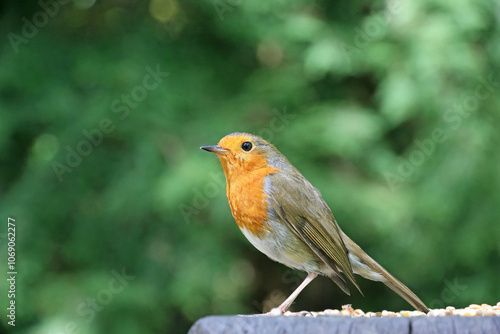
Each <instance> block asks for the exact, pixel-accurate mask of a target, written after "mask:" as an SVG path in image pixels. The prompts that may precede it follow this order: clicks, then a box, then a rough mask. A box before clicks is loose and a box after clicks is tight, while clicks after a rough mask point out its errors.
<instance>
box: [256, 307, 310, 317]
mask: <svg viewBox="0 0 500 334" xmlns="http://www.w3.org/2000/svg"><path fill="white" fill-rule="evenodd" d="M264 315H267V316H270V317H277V316H281V315H284V316H287V317H314V315H313V314H312V313H311V312H309V311H300V312H290V311H283V309H282V308H280V307H275V308H273V309H272V310H271V311H269V312H267V313H264Z"/></svg>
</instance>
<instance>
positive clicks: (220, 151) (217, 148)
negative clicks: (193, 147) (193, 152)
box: [200, 145, 229, 154]
mask: <svg viewBox="0 0 500 334" xmlns="http://www.w3.org/2000/svg"><path fill="white" fill-rule="evenodd" d="M200 148H201V149H202V150H205V151H208V152H212V153H215V154H223V153H226V152H228V151H229V150H226V149H225V148H222V146H220V145H210V146H202V147H200Z"/></svg>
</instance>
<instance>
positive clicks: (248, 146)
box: [241, 141, 253, 152]
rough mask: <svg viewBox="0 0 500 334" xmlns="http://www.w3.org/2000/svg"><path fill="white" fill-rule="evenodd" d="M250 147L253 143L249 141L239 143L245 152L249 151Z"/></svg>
mask: <svg viewBox="0 0 500 334" xmlns="http://www.w3.org/2000/svg"><path fill="white" fill-rule="evenodd" d="M252 147H253V145H252V143H251V142H249V141H246V142H244V143H243V144H241V148H242V149H243V151H246V152H248V151H250V150H251V149H252Z"/></svg>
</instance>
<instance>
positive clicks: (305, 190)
mask: <svg viewBox="0 0 500 334" xmlns="http://www.w3.org/2000/svg"><path fill="white" fill-rule="evenodd" d="M269 177H270V178H271V183H272V192H273V193H272V196H269V197H268V201H269V204H270V205H271V207H272V208H273V209H274V211H275V212H276V214H277V216H278V217H279V218H280V219H281V220H283V222H285V223H286V224H287V226H288V227H289V228H290V229H291V230H292V231H293V232H294V233H295V234H296V235H297V236H298V237H299V238H300V239H301V240H302V241H304V242H305V243H306V244H307V245H308V246H309V247H310V248H311V249H312V250H313V251H314V253H315V254H316V255H317V256H318V257H319V258H320V259H321V260H322V261H323V262H325V264H326V265H328V266H329V267H330V268H331V269H332V270H333V271H334V272H335V273H336V275H334V277H331V278H332V279H333V281H334V282H335V283H337V285H339V287H341V288H342V289H343V290H344V291H345V292H346V293H349V290H348V288H347V286H346V284H345V281H344V280H343V279H342V278H341V277H340V276H339V275H338V274H339V271H340V272H342V273H343V274H344V275H345V276H346V277H347V278H348V279H349V280H350V281H351V282H352V283H353V284H354V285H355V286H356V288H357V289H358V290H359V291H360V292H361V290H360V288H359V286H358V284H357V283H356V279H355V278H354V273H353V271H352V267H351V262H350V261H349V257H348V253H347V249H346V247H345V244H344V241H343V240H342V235H341V231H340V228H339V226H338V224H337V222H336V221H335V218H334V216H333V214H332V212H331V210H330V208H329V207H328V205H327V204H326V203H325V201H324V200H323V198H321V195H320V193H319V191H318V190H317V189H316V188H314V187H313V186H312V185H311V184H310V183H309V181H307V180H306V179H305V178H304V176H302V174H300V172H298V171H296V173H287V174H286V175H285V173H280V172H278V173H274V174H272V175H269ZM346 290H347V291H346Z"/></svg>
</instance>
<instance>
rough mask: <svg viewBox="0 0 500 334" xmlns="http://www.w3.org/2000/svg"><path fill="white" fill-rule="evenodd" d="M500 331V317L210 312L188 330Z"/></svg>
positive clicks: (279, 333) (321, 333)
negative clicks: (336, 315)
mask: <svg viewBox="0 0 500 334" xmlns="http://www.w3.org/2000/svg"><path fill="white" fill-rule="evenodd" d="M213 333H217V334H226V333H227V334H253V333H259V334H266V333H270V334H271V333H272V334H289V333H301V334H302V333H304V334H306V333H311V334H326V333H330V334H336V333H342V334H345V333H353V334H354V333H356V334H357V333H360V334H388V333H398V334H476V333H477V334H479V333H481V334H500V317H457V316H447V317H408V318H406V317H397V318H396V317H394V318H363V317H360V318H350V317H327V316H322V317H314V318H313V317H268V316H262V315H258V316H208V317H205V318H201V319H199V320H198V321H196V323H195V324H194V325H193V326H192V327H191V329H190V330H189V334H213Z"/></svg>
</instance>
